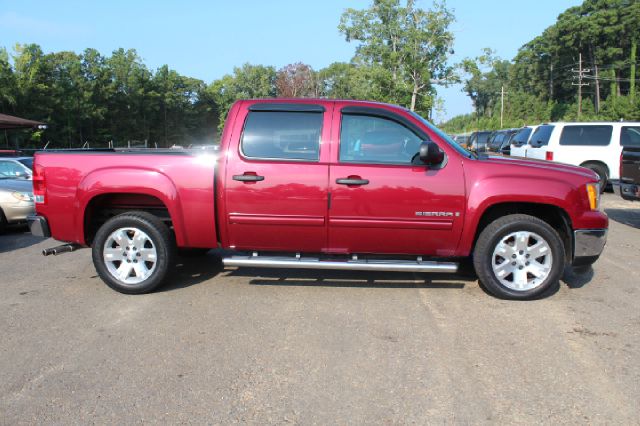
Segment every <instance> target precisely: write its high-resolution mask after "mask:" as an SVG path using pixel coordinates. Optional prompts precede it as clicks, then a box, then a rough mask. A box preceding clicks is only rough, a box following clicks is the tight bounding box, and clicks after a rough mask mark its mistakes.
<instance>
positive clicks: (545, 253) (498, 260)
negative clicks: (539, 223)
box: [491, 231, 553, 291]
mask: <svg viewBox="0 0 640 426" xmlns="http://www.w3.org/2000/svg"><path fill="white" fill-rule="evenodd" d="M552 266H553V255H552V253H551V247H550V246H549V243H548V242H547V241H545V239H544V238H542V237H541V236H540V235H538V234H536V233H533V232H528V231H519V232H512V233H510V234H508V235H507V236H505V237H504V238H502V239H501V240H500V241H499V242H498V244H497V245H496V247H495V249H494V250H493V256H492V258H491V267H492V268H493V273H494V274H495V277H496V279H497V280H498V281H499V282H500V284H502V285H504V286H505V287H507V288H509V289H511V290H515V291H527V290H532V289H534V288H536V287H538V286H540V285H541V284H542V283H543V282H544V281H545V280H546V279H547V277H548V276H549V274H550V273H551V268H552Z"/></svg>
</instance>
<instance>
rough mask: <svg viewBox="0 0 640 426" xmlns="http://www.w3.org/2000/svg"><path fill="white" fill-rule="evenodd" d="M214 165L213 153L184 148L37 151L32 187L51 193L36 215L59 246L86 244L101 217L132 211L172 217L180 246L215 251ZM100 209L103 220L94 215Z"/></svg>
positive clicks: (215, 157) (214, 157) (45, 196)
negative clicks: (62, 242) (47, 223)
mask: <svg viewBox="0 0 640 426" xmlns="http://www.w3.org/2000/svg"><path fill="white" fill-rule="evenodd" d="M216 161H217V156H216V155H213V154H212V153H202V152H201V151H189V150H183V149H179V150H175V149H170V150H169V149H168V150H156V149H144V150H143V149H122V150H121V149H106V150H102V149H99V150H77V151H69V150H64V151H46V152H37V153H36V154H35V163H34V175H35V179H34V189H35V192H36V193H37V186H38V185H39V184H40V179H43V182H44V187H45V188H46V193H45V195H44V202H43V203H40V204H39V205H38V212H39V214H41V215H43V216H45V217H46V218H47V220H48V221H49V226H50V228H51V233H52V236H53V238H55V239H58V240H61V241H69V242H75V243H78V244H81V245H89V244H90V243H91V238H92V235H93V233H94V232H95V227H96V226H97V225H98V224H99V223H96V221H100V220H106V219H108V217H106V218H105V217H104V214H107V215H113V214H117V213H118V212H119V211H120V210H122V209H128V210H131V209H132V208H133V209H141V210H146V211H151V212H153V213H154V214H156V215H158V216H160V217H162V218H165V219H167V220H168V219H169V218H173V223H172V227H173V231H174V232H175V235H176V242H177V244H178V245H179V246H183V247H212V246H215V245H216V243H217V235H216V230H215V222H214V220H213V217H214V216H215V215H214V212H215V200H214V191H213V188H214V176H215V169H216ZM40 173H42V175H40ZM97 207H100V209H99V210H100V211H101V212H105V213H104V214H103V216H101V217H96V216H94V215H91V211H92V209H95V208H97ZM70 213H71V216H72V217H73V220H72V221H70V220H69V214H70ZM89 218H91V219H89Z"/></svg>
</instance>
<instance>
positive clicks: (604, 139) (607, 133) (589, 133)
mask: <svg viewBox="0 0 640 426" xmlns="http://www.w3.org/2000/svg"><path fill="white" fill-rule="evenodd" d="M611 132H613V126H600V125H596V126H580V125H577V126H564V129H562V134H561V135H560V145H585V146H606V145H609V142H611Z"/></svg>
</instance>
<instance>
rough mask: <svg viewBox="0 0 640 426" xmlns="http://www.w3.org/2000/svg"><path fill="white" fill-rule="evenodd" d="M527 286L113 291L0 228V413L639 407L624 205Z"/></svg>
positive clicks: (634, 248) (442, 282) (276, 417)
mask: <svg viewBox="0 0 640 426" xmlns="http://www.w3.org/2000/svg"><path fill="white" fill-rule="evenodd" d="M604 205H605V208H606V211H607V212H608V213H609V215H610V218H611V219H612V220H611V228H610V234H609V242H608V245H607V247H606V249H605V253H604V255H603V257H602V258H601V259H600V260H599V261H598V263H597V264H596V265H595V267H594V268H593V270H592V271H591V272H589V273H588V274H587V275H586V276H575V275H572V274H570V273H567V274H566V276H565V280H564V282H563V283H562V285H561V286H560V288H559V290H558V292H557V293H556V294H554V295H553V296H551V297H550V298H547V299H544V300H539V301H533V302H511V301H503V300H498V299H495V298H492V297H490V296H489V295H487V294H486V293H485V292H484V291H483V290H482V289H481V288H480V287H479V286H478V283H477V281H475V280H474V279H472V278H468V277H464V276H453V277H452V276H427V275H414V274H367V273H361V272H353V273H346V272H340V273H338V272H317V271H309V272H303V271H296V272H291V273H289V272H284V271H278V270H276V271H272V270H266V269H222V268H221V266H220V263H219V262H218V261H217V258H216V256H215V255H214V253H211V254H210V255H208V256H207V257H206V258H204V259H202V260H197V261H189V262H185V264H184V265H182V266H179V267H178V268H177V272H176V273H175V276H174V278H173V279H172V281H171V283H170V284H169V285H167V286H165V287H164V288H162V289H161V290H160V291H159V292H156V293H154V294H149V295H144V296H124V295H121V294H118V293H115V292H114V291H112V290H110V289H109V288H108V287H107V286H106V285H104V284H103V283H102V282H101V281H100V280H99V279H98V278H97V277H96V273H95V271H94V268H93V265H92V264H91V255H90V252H89V250H81V251H78V252H75V253H71V254H66V255H63V256H59V257H48V258H44V257H42V256H41V255H40V251H41V250H42V249H43V248H45V247H51V246H53V245H55V243H54V242H53V241H42V240H39V239H36V238H33V237H31V236H30V235H29V234H26V233H24V230H19V229H16V230H12V231H10V232H9V233H7V234H5V235H2V236H0V271H1V272H0V283H1V284H0V327H1V330H2V339H0V424H16V423H35V422H38V423H59V424H62V423H64V424H68V423H106V422H109V423H120V424H122V423H133V422H172V423H174V422H194V423H204V422H207V423H230V422H255V423H286V422H289V423H325V424H326V423H364V422H367V423H425V422H427V421H428V422H432V423H436V422H437V423H442V422H446V423H453V422H474V423H484V422H487V423H488V422H503V423H506V422H526V423H532V422H535V423H539V422H542V423H557V422H563V423H567V422H570V423H578V422H579V423H618V424H620V423H624V424H631V423H634V424H636V423H640V408H639V406H640V288H639V287H640V273H639V272H638V271H639V269H640V268H639V267H638V261H639V258H640V203H637V204H633V203H630V202H625V201H623V200H619V199H617V198H616V197H615V196H614V195H613V194H606V195H605V198H604Z"/></svg>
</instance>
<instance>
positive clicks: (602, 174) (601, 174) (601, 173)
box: [582, 163, 609, 192]
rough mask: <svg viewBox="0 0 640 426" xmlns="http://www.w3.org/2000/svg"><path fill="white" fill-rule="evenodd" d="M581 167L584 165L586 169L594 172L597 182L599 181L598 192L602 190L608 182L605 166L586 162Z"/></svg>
mask: <svg viewBox="0 0 640 426" xmlns="http://www.w3.org/2000/svg"><path fill="white" fill-rule="evenodd" d="M582 167H586V168H587V169H589V170H592V171H594V172H596V174H597V175H598V183H600V192H604V190H605V189H606V186H607V183H608V182H609V173H608V172H607V168H606V167H604V166H603V165H601V164H595V163H587V164H585V165H584V166H582Z"/></svg>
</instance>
